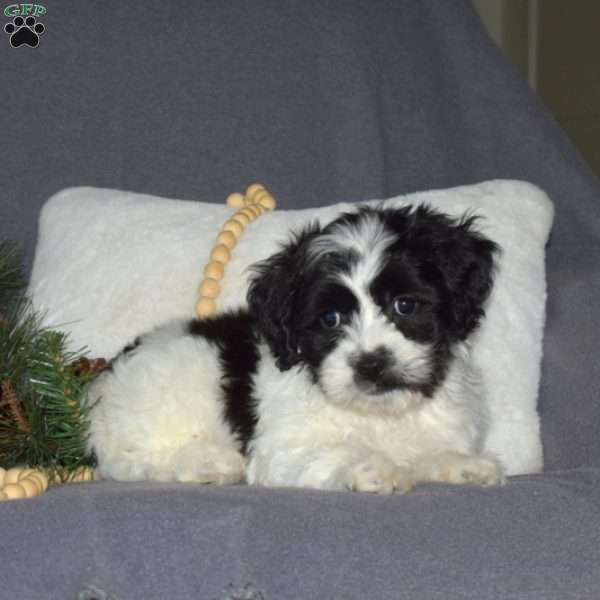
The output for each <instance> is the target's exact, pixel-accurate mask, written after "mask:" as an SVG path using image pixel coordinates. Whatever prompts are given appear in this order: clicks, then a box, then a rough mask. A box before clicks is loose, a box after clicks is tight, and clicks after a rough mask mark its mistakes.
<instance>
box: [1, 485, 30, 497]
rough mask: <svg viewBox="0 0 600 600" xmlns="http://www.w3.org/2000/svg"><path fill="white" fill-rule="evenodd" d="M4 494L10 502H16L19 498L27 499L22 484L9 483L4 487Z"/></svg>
mask: <svg viewBox="0 0 600 600" xmlns="http://www.w3.org/2000/svg"><path fill="white" fill-rule="evenodd" d="M3 491H4V493H5V494H6V497H7V498H8V499H9V500H16V499H17V498H25V495H26V494H25V490H24V488H23V486H22V485H21V484H20V483H9V484H8V485H5V486H4V490H3Z"/></svg>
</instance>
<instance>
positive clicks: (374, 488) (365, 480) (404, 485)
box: [348, 454, 415, 494]
mask: <svg viewBox="0 0 600 600" xmlns="http://www.w3.org/2000/svg"><path fill="white" fill-rule="evenodd" d="M414 486H415V481H414V478H413V476H412V474H411V473H410V472H409V471H408V469H403V468H401V467H398V466H397V465H395V464H394V463H393V462H392V461H391V460H389V459H387V458H386V457H384V456H380V455H377V454H373V455H371V456H369V457H367V458H366V459H364V460H361V461H359V462H357V463H355V464H353V465H352V466H351V467H350V469H349V484H348V487H349V488H350V489H351V490H355V491H357V492H370V493H372V494H392V493H393V492H397V493H401V494H404V493H406V492H409V491H410V490H412V489H413V488H414Z"/></svg>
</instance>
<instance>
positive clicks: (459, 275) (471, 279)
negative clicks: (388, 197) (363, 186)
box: [386, 205, 500, 340]
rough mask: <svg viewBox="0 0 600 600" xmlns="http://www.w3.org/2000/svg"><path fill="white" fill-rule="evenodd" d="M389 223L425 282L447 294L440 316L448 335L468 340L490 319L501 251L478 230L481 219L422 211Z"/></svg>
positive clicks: (391, 214) (396, 215)
mask: <svg viewBox="0 0 600 600" xmlns="http://www.w3.org/2000/svg"><path fill="white" fill-rule="evenodd" d="M386 217H387V218H386V221H387V224H388V226H391V228H392V229H393V230H395V231H396V233H397V234H398V238H399V240H400V242H399V245H400V246H401V247H403V248H406V249H407V251H408V253H409V255H410V256H411V260H412V261H414V262H415V263H416V264H419V265H420V267H419V271H420V273H421V276H422V277H423V278H424V279H425V280H426V281H428V282H429V283H430V284H432V285H433V286H434V287H436V288H437V289H438V291H440V292H441V293H442V297H443V298H442V300H443V301H442V302H441V303H440V306H439V310H440V316H441V317H442V319H443V320H444V321H445V323H446V329H447V331H448V333H449V334H450V335H451V336H452V337H453V338H454V339H457V340H464V339H466V338H467V337H468V336H469V334H470V333H471V332H473V331H474V330H475V329H476V327H477V326H478V325H479V322H480V320H481V318H482V317H483V315H484V304H485V301H486V299H487V297H488V296H489V294H490V291H491V289H492V284H493V278H494V266H495V265H494V256H495V254H496V253H497V252H499V251H500V248H499V247H498V246H497V245H496V244H495V243H494V242H493V241H491V240H489V239H488V238H486V237H485V236H484V235H482V234H481V233H479V232H478V231H477V230H476V228H475V227H474V225H475V223H476V222H477V220H478V217H477V216H473V215H469V214H468V213H467V214H465V215H464V216H463V217H462V218H459V219H453V218H451V217H448V216H447V215H445V214H442V213H439V212H437V211H436V210H433V209H431V208H430V207H429V206H426V205H420V206H418V207H417V208H410V207H405V208H401V209H396V210H390V211H386Z"/></svg>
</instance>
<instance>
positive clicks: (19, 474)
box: [0, 467, 48, 501]
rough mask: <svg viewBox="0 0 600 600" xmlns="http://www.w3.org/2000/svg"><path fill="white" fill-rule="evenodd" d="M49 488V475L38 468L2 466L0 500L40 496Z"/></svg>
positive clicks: (0, 469) (0, 468)
mask: <svg viewBox="0 0 600 600" xmlns="http://www.w3.org/2000/svg"><path fill="white" fill-rule="evenodd" d="M47 488H48V477H47V476H46V474H45V473H43V472H42V471H38V470H37V469H21V468H14V469H8V471H7V470H6V469H3V468H2V467H0V501H2V500H17V499H18V498H32V497H33V496H39V495H40V494H41V493H43V492H45V491H46V489H47Z"/></svg>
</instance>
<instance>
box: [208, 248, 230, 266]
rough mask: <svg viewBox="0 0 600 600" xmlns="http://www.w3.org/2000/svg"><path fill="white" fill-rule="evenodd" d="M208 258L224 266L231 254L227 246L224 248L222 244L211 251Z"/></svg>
mask: <svg viewBox="0 0 600 600" xmlns="http://www.w3.org/2000/svg"><path fill="white" fill-rule="evenodd" d="M210 257H211V258H212V260H216V261H217V262H220V263H222V264H226V263H228V262H229V259H230V258H231V253H230V252H229V249H228V248H227V246H224V245H223V244H218V245H217V246H215V247H214V248H213V249H212V252H211V253H210Z"/></svg>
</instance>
